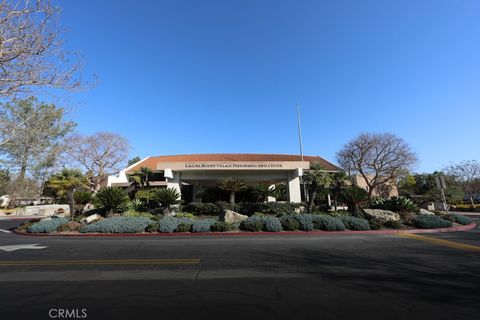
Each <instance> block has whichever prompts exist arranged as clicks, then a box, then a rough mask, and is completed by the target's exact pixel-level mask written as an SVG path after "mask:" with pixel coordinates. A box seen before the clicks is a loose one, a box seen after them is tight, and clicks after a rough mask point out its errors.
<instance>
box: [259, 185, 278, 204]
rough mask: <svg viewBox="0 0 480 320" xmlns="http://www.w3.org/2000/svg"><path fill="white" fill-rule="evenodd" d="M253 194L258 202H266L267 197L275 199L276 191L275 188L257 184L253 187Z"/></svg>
mask: <svg viewBox="0 0 480 320" xmlns="http://www.w3.org/2000/svg"><path fill="white" fill-rule="evenodd" d="M253 192H254V193H255V194H256V195H257V197H258V198H259V200H260V201H263V202H266V201H267V200H268V197H275V196H276V195H277V190H276V188H275V186H270V185H266V184H258V185H256V186H255V188H254V190H253Z"/></svg>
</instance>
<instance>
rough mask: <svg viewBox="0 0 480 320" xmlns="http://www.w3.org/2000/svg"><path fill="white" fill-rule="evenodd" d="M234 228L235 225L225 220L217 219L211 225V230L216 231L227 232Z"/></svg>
mask: <svg viewBox="0 0 480 320" xmlns="http://www.w3.org/2000/svg"><path fill="white" fill-rule="evenodd" d="M232 229H233V226H232V225H231V224H229V223H226V222H225V221H217V222H215V223H214V224H212V225H211V226H210V230H211V231H214V232H225V231H230V230H232Z"/></svg>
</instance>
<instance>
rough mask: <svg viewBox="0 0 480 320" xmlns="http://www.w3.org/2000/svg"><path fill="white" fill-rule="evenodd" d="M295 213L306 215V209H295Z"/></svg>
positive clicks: (302, 207) (301, 207)
mask: <svg viewBox="0 0 480 320" xmlns="http://www.w3.org/2000/svg"><path fill="white" fill-rule="evenodd" d="M295 213H305V207H304V206H300V207H298V208H295Z"/></svg>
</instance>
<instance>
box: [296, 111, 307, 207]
mask: <svg viewBox="0 0 480 320" xmlns="http://www.w3.org/2000/svg"><path fill="white" fill-rule="evenodd" d="M297 126H298V142H299V145H300V156H301V158H302V170H303V163H304V161H303V160H304V159H303V141H302V125H301V123H300V105H299V104H298V103H297ZM300 179H301V183H302V186H303V195H304V197H305V201H306V202H308V194H307V188H306V186H305V183H304V182H303V178H300Z"/></svg>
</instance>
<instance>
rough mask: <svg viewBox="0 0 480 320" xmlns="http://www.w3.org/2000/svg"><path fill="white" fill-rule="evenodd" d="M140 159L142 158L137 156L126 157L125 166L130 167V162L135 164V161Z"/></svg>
mask: <svg viewBox="0 0 480 320" xmlns="http://www.w3.org/2000/svg"><path fill="white" fill-rule="evenodd" d="M140 160H142V159H140V157H139V156H136V157H133V158H131V159H128V163H127V167H130V166H131V165H132V164H135V163H137V162H139V161H140Z"/></svg>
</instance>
